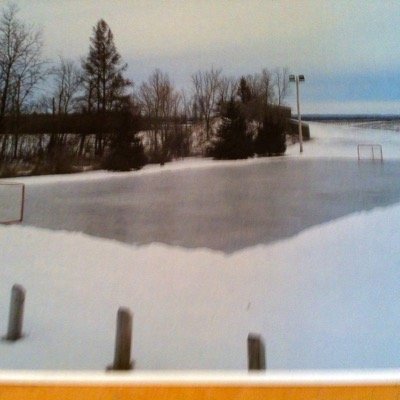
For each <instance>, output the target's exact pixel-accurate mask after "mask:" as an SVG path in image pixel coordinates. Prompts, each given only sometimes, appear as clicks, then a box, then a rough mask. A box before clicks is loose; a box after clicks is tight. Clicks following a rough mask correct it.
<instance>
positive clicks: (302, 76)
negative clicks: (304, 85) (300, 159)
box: [289, 75, 305, 153]
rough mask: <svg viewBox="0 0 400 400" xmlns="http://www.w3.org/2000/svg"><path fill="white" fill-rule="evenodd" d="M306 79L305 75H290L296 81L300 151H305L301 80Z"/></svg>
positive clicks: (291, 79) (292, 80)
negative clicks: (301, 109) (301, 110)
mask: <svg viewBox="0 0 400 400" xmlns="http://www.w3.org/2000/svg"><path fill="white" fill-rule="evenodd" d="M304 81H305V79H304V75H289V82H296V97H297V120H298V124H299V143H300V153H302V152H303V132H302V126H301V113H300V89H299V82H304Z"/></svg>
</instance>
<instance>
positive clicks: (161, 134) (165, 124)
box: [138, 69, 181, 163]
mask: <svg viewBox="0 0 400 400" xmlns="http://www.w3.org/2000/svg"><path fill="white" fill-rule="evenodd" d="M138 98H139V102H140V104H141V107H142V111H143V113H144V115H145V117H146V119H147V122H148V126H149V127H150V130H151V132H152V153H153V157H154V158H159V159H160V162H161V163H163V162H164V161H165V160H166V158H168V154H167V153H168V150H167V147H166V144H167V140H168V135H169V134H170V133H171V129H172V126H173V124H174V122H175V120H176V118H178V116H179V106H180V101H181V96H180V93H178V92H177V91H176V90H175V89H174V87H173V85H172V83H171V82H170V80H169V77H168V75H167V74H164V73H163V72H161V71H160V70H159V69H156V70H155V71H154V72H153V73H152V74H151V75H150V77H149V78H148V80H147V82H143V83H142V84H141V86H140V88H139V92H138Z"/></svg>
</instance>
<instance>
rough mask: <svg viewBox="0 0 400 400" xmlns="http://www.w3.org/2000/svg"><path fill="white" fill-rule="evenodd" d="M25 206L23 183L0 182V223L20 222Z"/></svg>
mask: <svg viewBox="0 0 400 400" xmlns="http://www.w3.org/2000/svg"><path fill="white" fill-rule="evenodd" d="M24 206H25V185H24V184H23V183H11V182H0V224H13V223H17V222H22V220H23V218H24Z"/></svg>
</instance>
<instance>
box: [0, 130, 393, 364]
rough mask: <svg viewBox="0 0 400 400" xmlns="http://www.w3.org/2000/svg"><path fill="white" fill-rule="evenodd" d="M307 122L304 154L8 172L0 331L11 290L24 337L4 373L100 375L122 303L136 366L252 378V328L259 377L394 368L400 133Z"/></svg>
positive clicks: (7, 357) (0, 234)
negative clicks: (262, 364) (15, 199)
mask: <svg viewBox="0 0 400 400" xmlns="http://www.w3.org/2000/svg"><path fill="white" fill-rule="evenodd" d="M310 125H311V134H312V137H313V140H312V141H311V142H308V143H307V144H306V145H305V149H304V154H303V155H301V156H300V155H299V152H298V146H296V145H294V146H290V147H289V148H288V151H287V156H285V157H283V158H280V159H274V160H270V159H254V160H248V161H234V162H221V163H217V162H214V161H211V160H200V161H197V160H195V161H193V160H185V161H179V162H176V163H169V164H167V165H165V167H163V168H160V167H159V166H151V167H149V168H145V169H144V170H142V171H139V172H131V173H107V172H104V171H97V172H91V173H87V174H77V175H69V176H48V177H32V178H21V179H16V180H17V181H20V182H24V183H25V185H26V204H25V206H26V207H25V220H24V223H23V224H22V225H11V226H0V243H1V251H0V265H1V272H0V316H3V317H1V318H0V331H1V332H5V331H6V327H7V318H6V316H7V315H8V305H9V294H10V289H11V287H12V285H13V284H15V283H18V284H21V285H23V286H24V287H25V288H26V292H27V296H26V312H25V318H24V327H23V330H24V334H25V336H24V338H23V339H22V340H20V341H18V342H17V343H15V344H13V345H10V344H8V343H6V342H4V341H3V342H0V354H1V357H0V368H1V369H7V370H9V369H25V370H26V369H42V370H100V371H104V369H105V368H106V366H107V365H109V364H110V362H111V360H112V359H113V350H114V348H113V346H114V340H115V317H116V312H117V310H118V307H120V306H124V307H128V308H129V309H131V310H132V313H133V315H134V333H133V336H134V340H133V342H134V345H133V351H132V357H133V359H134V360H135V369H136V370H204V369H206V370H246V369H247V347H246V346H247V345H246V343H247V342H246V340H247V336H248V334H249V333H256V334H260V335H261V336H262V337H263V339H264V341H265V344H266V349H267V368H268V370H293V369H296V370H299V369H306V370H307V369H310V370H316V369H341V370H343V369H385V368H399V367H400V361H399V360H400V333H399V332H400V317H399V315H400V314H399V312H398V310H399V307H400V297H399V293H400V268H399V265H400V251H399V246H398V243H399V241H400V228H399V227H400V207H399V199H400V193H399V192H400V191H399V186H400V185H399V177H400V167H399V159H400V138H399V134H398V132H395V131H390V130H387V129H385V130H377V129H367V128H363V129H357V128H354V127H341V126H330V125H321V124H310ZM360 142H365V143H369V142H377V143H380V144H382V147H383V155H384V161H383V163H381V162H377V161H375V162H373V161H371V160H364V161H362V162H360V163H359V162H358V161H357V144H358V143H360Z"/></svg>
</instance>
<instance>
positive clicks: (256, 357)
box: [247, 333, 266, 371]
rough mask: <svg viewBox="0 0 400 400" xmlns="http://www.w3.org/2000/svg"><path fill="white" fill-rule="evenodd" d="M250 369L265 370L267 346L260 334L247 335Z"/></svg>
mask: <svg viewBox="0 0 400 400" xmlns="http://www.w3.org/2000/svg"><path fill="white" fill-rule="evenodd" d="M247 359H248V369H249V371H251V370H259V371H260V370H265V369H266V363H265V346H264V342H263V340H262V338H261V336H260V335H256V334H254V333H250V334H249V336H248V337H247Z"/></svg>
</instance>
